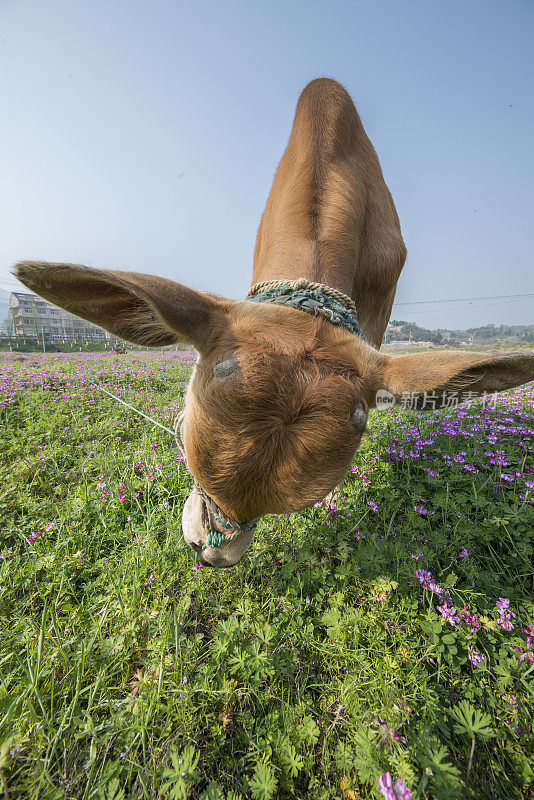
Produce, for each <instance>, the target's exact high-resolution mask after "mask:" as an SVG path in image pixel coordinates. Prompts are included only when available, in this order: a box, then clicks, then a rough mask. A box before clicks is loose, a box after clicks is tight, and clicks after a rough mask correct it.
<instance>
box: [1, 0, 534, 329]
mask: <svg viewBox="0 0 534 800" xmlns="http://www.w3.org/2000/svg"><path fill="white" fill-rule="evenodd" d="M533 34H534V4H533V3H532V2H531V0H507V1H506V2H505V0H500V1H499V2H494V1H493V0H480V1H479V2H478V1H477V0H461V2H459V1H458V0H447V1H446V2H445V1H444V0H436V2H431V3H429V2H427V0H391V1H390V0H374V1H373V0H365V1H364V0H352V2H335V0H334V2H328V3H326V2H315V0H306V2H301V0H291V1H290V2H287V1H286V2H279V0H273V1H272V2H268V3H261V4H260V3H256V2H241V0H239V1H237V2H232V1H230V2H202V0H201V1H200V2H176V1H174V2H171V1H170V0H166V1H165V0H154V2H151V3H148V2H137V0H128V1H127V2H125V1H123V0H111V2H110V0H108V2H103V1H102V0H91V2H90V3H85V2H81V0H77V2H72V1H71V2H68V1H67V0H62V1H59V0H33V1H32V2H28V1H27V0H16V1H11V2H10V1H9V0H0V108H1V111H0V122H1V124H0V220H1V229H2V236H1V237H0V285H1V286H3V287H4V288H13V286H14V280H13V278H12V277H11V276H10V274H9V271H10V267H11V265H12V264H13V263H14V262H15V261H17V260H20V259H43V260H56V261H71V262H79V263H85V264H89V265H92V266H97V267H114V268H119V269H120V268H131V269H137V270H139V271H145V272H151V273H155V274H161V275H164V276H166V277H169V278H173V279H175V280H178V281H180V282H183V283H187V284H189V285H191V286H194V287H195V288H198V289H204V290H208V291H213V292H217V293H219V294H226V295H228V296H232V297H239V296H243V295H244V293H245V292H246V289H247V287H248V285H249V283H250V276H251V270H252V251H253V246H254V239H255V234H256V229H257V226H258V222H259V218H260V215H261V213H262V210H263V207H264V204H265V200H266V197H267V194H268V191H269V188H270V184H271V181H272V177H273V174H274V171H275V169H276V165H277V162H278V160H279V158H280V156H281V154H282V152H283V149H284V147H285V144H286V142H287V138H288V136H289V132H290V127H291V123H292V119H293V114H294V109H295V105H296V101H297V98H298V95H299V93H300V91H301V90H302V89H303V87H304V86H305V85H306V83H307V82H308V81H309V80H311V79H312V78H314V77H317V76H321V75H327V76H331V77H334V78H336V79H338V80H340V81H341V82H342V83H343V84H344V85H345V86H346V87H347V89H348V90H349V92H350V93H351V95H352V97H353V99H354V101H355V103H356V106H357V108H358V110H359V113H360V115H361V117H362V121H363V123H364V126H365V128H366V130H367V133H368V135H369V136H370V138H371V140H372V142H373V144H374V146H375V148H376V150H377V152H378V155H379V157H380V160H381V164H382V169H383V171H384V175H385V178H386V182H387V183H388V185H389V187H390V189H391V192H392V194H393V198H394V200H395V203H396V206H397V210H398V212H399V216H400V220H401V225H402V229H403V234H404V238H405V241H406V244H407V247H408V260H407V263H406V267H405V270H404V272H403V276H402V277H401V279H400V282H399V288H398V292H397V302H398V303H406V302H411V301H426V300H440V299H444V300H448V299H451V298H462V297H481V296H483V297H487V296H492V295H503V294H507V295H509V294H524V293H529V292H534V286H533V280H532V273H533V257H532V240H533V219H534V213H533V212H534V207H533V206H534V200H533V192H532V185H533V178H534V175H533V172H534V170H533V163H534V159H533V148H532V141H533V128H534V125H533V122H534V102H533V93H532V82H533V77H534V75H533V72H534V69H533V67H534V55H533V48H532V37H533ZM392 316H393V317H394V318H402V319H411V320H413V321H416V322H418V323H420V324H422V325H426V326H429V327H438V326H447V327H456V328H459V327H467V326H469V325H479V324H485V323H487V322H492V321H493V322H496V323H497V324H499V323H522V324H530V323H532V322H533V321H534V302H533V300H532V299H531V300H530V301H524V300H523V301H521V302H514V303H504V302H502V301H489V300H487V301H473V302H472V303H468V302H461V303H452V304H446V303H445V304H442V305H421V306H401V305H399V306H397V307H395V308H394V312H393V315H392Z"/></svg>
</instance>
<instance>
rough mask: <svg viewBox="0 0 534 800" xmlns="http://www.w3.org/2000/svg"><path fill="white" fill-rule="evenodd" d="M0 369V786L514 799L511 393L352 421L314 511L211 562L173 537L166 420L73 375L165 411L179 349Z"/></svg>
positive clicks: (175, 504)
mask: <svg viewBox="0 0 534 800" xmlns="http://www.w3.org/2000/svg"><path fill="white" fill-rule="evenodd" d="M0 369H1V371H2V372H3V373H4V377H3V385H4V390H3V391H2V392H0V399H2V398H3V400H4V404H3V405H1V406H0V424H1V425H2V426H3V428H4V430H3V431H2V438H1V440H0V441H1V445H0V448H1V449H0V469H1V472H0V514H1V516H2V526H1V544H0V551H1V556H2V558H1V560H0V625H1V631H2V648H1V655H0V679H1V683H0V736H1V737H2V739H1V741H2V747H1V750H0V776H1V782H2V784H3V787H4V790H5V796H6V797H10V798H25V799H26V798H47V800H48V799H49V798H50V800H51V799H52V798H87V799H88V800H89V799H90V798H92V799H94V800H96V799H97V798H98V799H99V800H125V799H133V798H156V797H166V798H186V797H188V798H204V800H217V799H219V800H221V798H226V799H227V800H238V798H243V800H244V799H245V798H247V800H248V799H249V798H250V799H251V800H252V799H253V800H269V798H271V797H274V798H299V799H301V798H310V799H311V800H312V799H314V798H316V799H317V800H319V799H323V798H324V800H326V798H340V799H342V798H348V799H349V800H351V799H352V798H377V797H379V796H380V795H379V794H378V790H377V782H376V778H377V776H378V775H381V774H382V773H383V772H387V771H389V772H390V773H391V775H392V778H393V782H395V780H397V779H398V778H399V779H401V780H402V781H403V782H404V783H405V784H406V786H408V787H409V788H410V789H411V791H412V796H413V797H421V798H455V797H457V798H461V797H473V798H487V797H494V798H506V800H512V799H513V798H521V797H526V796H528V791H529V789H528V786H529V785H530V782H531V781H532V775H533V768H534V759H533V752H534V746H533V745H534V737H533V735H532V723H533V714H532V708H533V706H532V680H531V679H532V676H533V673H534V669H533V667H532V665H531V663H530V660H529V658H530V657H529V656H528V652H529V651H528V647H529V645H528V641H527V634H528V629H527V628H526V626H527V625H529V624H532V623H533V618H534V603H533V601H532V597H533V589H534V580H533V570H532V554H533V541H534V539H533V532H532V531H533V517H534V514H533V510H532V504H531V500H532V489H531V488H529V487H528V485H527V484H526V483H525V481H529V480H532V479H533V476H534V471H533V470H534V459H533V456H532V449H531V448H532V445H533V441H534V438H533V434H532V432H531V434H529V433H528V430H530V431H532V428H533V427H534V420H533V417H532V410H533V392H532V390H530V391H528V390H524V391H523V392H521V393H517V394H512V395H510V396H508V397H506V396H505V397H503V399H502V402H501V403H500V404H499V406H498V408H497V411H496V412H493V411H490V412H488V414H487V415H484V414H482V413H481V412H480V410H479V409H477V408H473V409H470V410H468V411H466V412H460V411H455V412H452V413H451V414H450V417H451V419H452V420H453V421H452V422H447V421H446V420H444V415H445V414H446V412H439V413H437V414H435V415H431V416H429V417H424V416H417V415H416V414H414V413H410V412H402V411H397V412H394V413H392V414H391V413H388V414H382V415H381V414H375V415H374V416H373V417H372V418H371V422H370V426H369V432H370V436H369V437H368V438H367V439H366V440H365V443H364V444H363V445H362V447H361V448H360V450H359V451H358V453H357V454H356V458H355V461H354V464H355V465H356V466H357V467H358V470H359V473H360V474H353V473H350V474H349V475H348V476H347V479H346V482H345V487H344V490H343V493H342V496H341V497H339V498H338V499H337V500H336V502H335V504H334V505H335V507H331V508H328V507H327V506H326V505H323V506H321V507H318V508H315V509H310V510H307V511H305V512H303V513H300V514H293V515H290V516H287V517H284V516H280V517H266V518H264V519H263V520H262V521H261V522H260V525H259V528H258V533H257V535H256V536H255V541H254V544H253V546H252V548H251V550H250V552H249V553H248V554H247V555H246V556H245V557H244V559H243V560H242V562H240V564H239V565H238V566H237V567H236V568H234V569H232V570H225V571H214V570H209V569H206V568H201V569H198V568H195V557H194V554H193V552H192V551H191V550H190V549H189V548H188V547H187V546H186V545H185V543H184V541H183V539H182V537H181V527H180V516H181V508H182V505H183V503H184V501H185V498H186V497H187V496H188V493H189V491H190V488H191V479H190V477H189V475H188V473H187V472H186V471H185V468H184V466H183V464H182V463H181V462H180V461H179V460H177V458H178V452H177V450H176V448H175V446H174V442H173V440H172V438H171V437H170V436H169V435H168V434H166V433H165V432H164V431H162V430H160V429H158V428H152V427H151V426H150V424H149V423H147V422H144V421H143V420H141V419H139V418H135V417H134V415H133V414H130V413H126V412H125V409H123V408H122V407H121V406H119V405H118V404H117V403H115V402H114V401H113V400H111V398H109V397H106V396H105V395H103V394H102V393H100V392H99V391H98V389H94V388H91V387H92V386H93V385H94V383H95V382H98V381H103V382H105V385H106V387H108V388H109V389H110V390H111V391H115V392H118V393H121V394H123V395H124V396H125V399H127V401H128V402H130V403H132V404H133V405H136V404H137V405H138V407H140V408H142V409H143V410H144V411H145V412H147V413H149V414H153V415H156V416H157V414H158V413H161V421H163V422H164V423H165V424H169V422H170V421H171V419H172V417H173V416H174V415H175V413H176V409H177V408H179V407H180V403H181V396H182V395H183V391H184V386H185V382H186V379H187V375H188V373H189V371H190V363H188V362H184V361H182V360H181V359H180V358H179V357H176V356H156V355H155V356H153V357H151V358H146V357H142V356H132V355H129V356H128V357H124V358H123V357H120V358H113V357H109V356H104V355H102V356H100V355H98V356H97V355H95V356H94V357H89V356H86V355H80V357H79V358H78V359H76V358H65V357H63V358H57V357H51V358H50V357H47V358H44V357H43V358H39V357H35V358H32V359H31V360H30V361H29V362H24V363H21V362H12V361H11V360H10V359H8V358H6V359H5V360H4V361H3V362H2V365H1V368H0ZM449 424H450V425H454V431H453V432H452V433H451V432H448V433H447V432H446V429H445V428H444V426H446V425H449ZM518 429H519V430H518ZM473 432H474V434H475V435H473ZM488 436H490V437H491V436H494V438H495V442H494V443H493V444H492V443H491V442H490V444H488V441H487V439H488ZM430 439H432V442H431V443H429V444H426V445H423V444H421V441H425V440H427V441H429V440H430ZM408 441H409V442H410V444H408V445H406V444H405V443H406V442H408ZM414 442H415V444H414ZM401 447H405V449H406V450H407V452H411V453H412V455H405V456H403V457H402V458H401V457H400V456H399V449H400V448H401ZM386 448H389V452H388V450H386ZM395 450H396V451H397V454H396V455H395V452H393V451H395ZM496 451H500V453H501V454H504V455H501V456H497V458H491V457H489V456H487V455H486V453H487V452H496ZM462 452H463V453H465V456H464V455H461V456H460V457H459V459H460V460H458V461H457V462H455V461H454V457H455V456H457V454H458V453H462ZM377 454H378V457H377ZM447 459H448V460H449V461H447ZM495 460H497V461H499V460H500V461H503V460H505V461H507V462H508V463H507V465H502V464H498V463H497V464H494V463H491V462H492V461H495ZM136 462H137V463H136ZM449 462H450V463H449ZM466 464H467V467H469V469H468V468H467V467H465V465H466ZM471 466H472V467H473V468H474V469H473V470H470V467H471ZM429 471H430V474H429ZM433 472H438V473H439V474H438V475H437V476H434V475H432V474H431V473H433ZM502 473H505V474H507V475H508V474H509V475H511V477H512V480H508V478H502V476H501V474H502ZM512 473H514V474H513V475H512ZM362 476H363V477H362ZM121 498H122V499H121ZM369 503H376V504H377V510H376V511H374V510H373V507H372V506H370V505H369ZM414 506H415V510H414ZM425 512H426V513H425ZM50 523H53V524H52V525H51V526H50ZM47 528H48V529H47ZM462 548H465V549H466V550H467V551H468V552H470V554H469V555H468V556H466V557H461V556H460V552H461V551H462ZM419 553H422V554H423V555H421V556H419ZM412 554H413V555H415V556H419V558H418V559H415V558H414V557H412ZM417 569H425V570H428V571H429V572H431V573H432V576H433V578H434V580H435V582H437V583H438V584H439V585H440V586H441V589H442V594H441V598H439V599H438V597H437V595H436V594H435V592H432V591H431V590H430V589H429V588H425V586H424V585H423V584H421V582H420V581H419V580H418V579H417V578H415V577H414V573H415V571H416V570H417ZM427 586H428V581H427ZM447 592H448V593H449V595H450V603H451V604H452V603H454V607H455V609H457V616H461V615H460V611H461V610H463V609H464V607H465V609H466V611H465V612H464V616H467V615H468V614H469V615H470V616H471V618H472V619H471V624H470V623H469V620H467V619H464V618H461V619H459V620H458V621H456V624H455V625H452V624H451V623H450V622H448V621H446V619H445V617H444V616H443V613H442V612H440V611H439V610H438V606H441V605H442V603H443V598H444V595H445V593H447ZM500 597H501V598H507V599H509V600H510V606H509V609H508V612H510V611H511V612H513V613H514V614H515V615H516V616H515V617H512V616H509V620H510V623H511V624H512V625H513V629H511V630H507V629H506V627H507V626H506V624H505V627H503V626H502V625H501V623H500V622H499V621H498V620H499V619H500V620H501V621H502V620H504V619H505V617H504V616H503V614H502V613H501V612H499V611H498V610H497V608H496V606H495V603H496V601H498V599H499V598H500ZM451 613H452V612H451ZM473 617H476V621H477V622H478V624H479V627H475V623H474V622H473ZM525 630H527V633H525V632H524V631H525ZM514 647H515V648H522V649H519V650H518V649H514ZM477 653H478V654H480V656H483V657H484V658H483V659H482V660H481V661H480V663H479V664H478V665H477V666H475V664H474V663H473V658H475V661H476V656H474V654H477ZM521 657H523V659H522V660H520V658H521ZM1 790H2V787H1V785H0V791H1Z"/></svg>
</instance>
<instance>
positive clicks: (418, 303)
mask: <svg viewBox="0 0 534 800" xmlns="http://www.w3.org/2000/svg"><path fill="white" fill-rule="evenodd" d="M528 297H534V293H530V294H495V295H490V296H488V297H454V298H452V300H411V301H409V302H405V303H394V304H393V306H421V305H425V306H426V305H433V304H434V303H466V302H471V301H472V300H511V299H515V298H522V299H526V298H528ZM479 308H483V306H479Z"/></svg>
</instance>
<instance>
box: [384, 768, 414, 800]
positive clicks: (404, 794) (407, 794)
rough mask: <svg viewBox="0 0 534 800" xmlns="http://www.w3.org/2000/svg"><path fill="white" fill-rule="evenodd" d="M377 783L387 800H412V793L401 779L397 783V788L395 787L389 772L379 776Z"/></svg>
mask: <svg viewBox="0 0 534 800" xmlns="http://www.w3.org/2000/svg"><path fill="white" fill-rule="evenodd" d="M376 782H377V784H378V791H379V792H380V794H381V795H383V796H384V797H385V798H386V800H411V797H412V793H411V791H410V790H409V789H408V787H407V786H405V785H404V783H403V782H402V781H401V780H400V778H399V779H398V780H396V781H395V787H393V784H392V782H391V775H390V774H389V772H384V774H383V775H378V776H377V778H376Z"/></svg>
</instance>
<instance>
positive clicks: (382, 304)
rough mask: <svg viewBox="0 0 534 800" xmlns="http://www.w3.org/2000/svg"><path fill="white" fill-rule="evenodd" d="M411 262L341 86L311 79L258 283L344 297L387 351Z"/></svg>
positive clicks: (282, 168)
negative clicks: (303, 283) (318, 286)
mask: <svg viewBox="0 0 534 800" xmlns="http://www.w3.org/2000/svg"><path fill="white" fill-rule="evenodd" d="M405 257H406V249H405V247H404V242H403V241H402V235H401V231H400V226H399V220H398V217H397V213H396V211H395V206H394V205H393V201H392V199H391V195H390V194H389V191H388V189H387V186H386V184H385V183H384V178H383V176H382V171H381V169H380V164H379V163H378V158H377V156H376V153H375V151H374V150H373V146H372V145H371V142H370V141H369V139H368V138H367V135H366V133H365V131H364V129H363V126H362V123H361V121H360V118H359V116H358V113H357V111H356V109H355V108H354V104H353V103H352V100H351V99H350V96H349V95H348V93H347V92H346V91H345V89H344V88H343V87H342V86H341V85H340V84H338V83H336V82H335V81H331V80H329V79H326V78H321V79H317V80H315V81H312V82H311V83H310V84H309V85H308V86H307V87H306V89H305V90H304V92H303V93H302V95H301V97H300V99H299V102H298V105H297V110H296V113H295V121H294V124H293V129H292V131H291V136H290V138H289V142H288V144H287V147H286V149H285V152H284V154H283V156H282V159H281V161H280V164H279V165H278V169H277V171H276V174H275V176H274V180H273V185H272V188H271V191H270V194H269V197H268V199H267V204H266V206H265V210H264V212H263V215H262V218H261V222H260V226H259V228H258V235H257V237H256V246H255V249H254V269H253V276H252V283H253V284H255V283H260V282H263V281H273V280H281V279H286V280H297V279H298V278H307V279H308V280H310V281H313V282H316V283H323V284H325V285H327V286H331V287H332V288H333V289H337V290H338V291H340V292H343V294H346V295H348V296H349V297H351V298H352V299H353V300H354V301H355V303H356V306H357V308H358V319H359V321H360V324H361V326H362V329H363V331H364V332H365V335H366V337H367V340H368V341H369V342H371V343H373V344H374V345H375V346H376V347H379V346H380V342H381V341H382V336H383V333H384V330H385V329H386V326H387V322H388V319H389V315H390V312H391V307H392V303H393V298H394V296H395V288H396V283H397V279H398V277H399V274H400V271H401V269H402V265H403V264H404V259H405Z"/></svg>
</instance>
